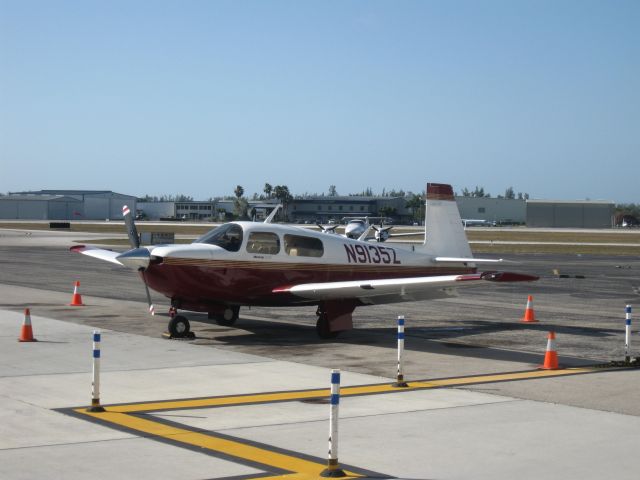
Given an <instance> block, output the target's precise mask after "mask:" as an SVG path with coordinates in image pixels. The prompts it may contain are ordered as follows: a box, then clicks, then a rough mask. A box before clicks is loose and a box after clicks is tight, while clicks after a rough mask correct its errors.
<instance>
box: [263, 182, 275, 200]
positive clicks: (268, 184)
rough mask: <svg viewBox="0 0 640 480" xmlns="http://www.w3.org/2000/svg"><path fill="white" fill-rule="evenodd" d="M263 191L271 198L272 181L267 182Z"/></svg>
mask: <svg viewBox="0 0 640 480" xmlns="http://www.w3.org/2000/svg"><path fill="white" fill-rule="evenodd" d="M262 191H263V192H264V194H265V195H266V196H267V198H271V196H272V195H273V187H272V186H271V184H270V183H265V184H264V189H263V190H262Z"/></svg>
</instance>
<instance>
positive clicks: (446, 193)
mask: <svg viewBox="0 0 640 480" xmlns="http://www.w3.org/2000/svg"><path fill="white" fill-rule="evenodd" d="M424 225H425V227H424V228H425V240H424V245H423V247H422V250H423V251H424V252H425V253H427V254H430V255H433V256H434V257H456V258H472V257H473V255H472V254H471V248H470V247H469V242H468V241H467V235H466V234H465V232H464V227H463V226H462V218H461V217H460V211H459V210H458V204H457V203H456V199H455V197H454V195H453V188H452V187H451V185H448V184H445V183H427V200H426V208H425V222H424Z"/></svg>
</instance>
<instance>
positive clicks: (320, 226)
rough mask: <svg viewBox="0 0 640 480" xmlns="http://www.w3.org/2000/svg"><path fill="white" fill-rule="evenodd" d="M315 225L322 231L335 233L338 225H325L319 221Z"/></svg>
mask: <svg viewBox="0 0 640 480" xmlns="http://www.w3.org/2000/svg"><path fill="white" fill-rule="evenodd" d="M316 225H317V226H318V228H319V229H320V231H321V232H322V233H336V228H337V227H338V225H331V226H329V227H325V226H324V225H322V224H320V223H316Z"/></svg>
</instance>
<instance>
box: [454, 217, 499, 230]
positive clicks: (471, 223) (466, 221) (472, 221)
mask: <svg viewBox="0 0 640 480" xmlns="http://www.w3.org/2000/svg"><path fill="white" fill-rule="evenodd" d="M462 224H463V225H464V226H465V228H466V227H495V226H496V222H492V221H490V220H482V219H479V218H463V219H462Z"/></svg>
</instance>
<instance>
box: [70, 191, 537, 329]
mask: <svg viewBox="0 0 640 480" xmlns="http://www.w3.org/2000/svg"><path fill="white" fill-rule="evenodd" d="M123 214H124V217H125V221H126V224H127V230H128V232H129V238H130V241H131V245H132V249H131V250H128V251H126V252H124V253H118V252H113V251H110V250H104V249H100V248H97V247H91V246H75V247H72V248H71V250H72V251H74V252H78V253H82V254H84V255H89V256H92V257H95V258H99V259H101V260H106V261H109V262H111V263H113V264H116V265H124V266H127V267H131V268H133V269H136V270H138V271H139V273H140V276H141V278H142V280H143V282H144V284H145V288H146V289H147V299H148V301H149V306H150V310H153V307H152V305H151V300H150V297H149V295H148V293H149V291H148V288H149V287H150V288H152V289H154V290H156V291H158V292H160V293H162V294H164V295H165V296H166V297H168V298H169V299H170V300H171V306H172V308H173V309H175V310H176V311H177V310H178V309H181V310H191V311H197V312H208V314H209V317H210V318H213V319H215V320H216V321H217V322H218V323H219V324H221V325H233V324H234V323H235V322H236V320H237V319H238V316H239V311H240V308H241V307H242V306H249V305H256V306H283V307H284V306H301V305H315V306H317V315H318V321H317V323H316V330H317V332H318V334H319V335H320V336H321V337H323V338H330V337H333V336H335V335H336V334H337V333H338V332H340V331H344V330H348V329H350V328H352V314H353V311H354V310H355V308H356V307H358V306H364V305H376V304H384V303H393V302H407V301H415V300H425V299H433V298H443V297H446V296H449V295H452V294H454V291H455V289H456V288H460V287H469V286H473V285H492V284H499V283H503V282H521V281H531V280H536V279H537V277H533V276H530V275H523V274H517V273H508V272H496V271H489V272H478V271H477V268H476V265H477V264H481V263H488V264H495V263H497V262H500V260H493V259H474V258H473V257H472V254H471V250H470V248H469V244H468V242H467V239H466V235H465V233H464V229H463V227H462V222H461V219H460V214H459V212H458V208H457V205H456V202H455V199H454V196H453V190H452V188H451V186H450V185H444V184H435V183H430V184H428V185H427V201H426V222H425V224H426V225H425V228H426V230H427V231H428V232H429V235H428V237H426V238H425V241H424V243H423V244H420V245H416V246H413V248H412V249H405V248H396V247H391V246H386V245H385V246H382V245H378V244H375V243H371V242H366V241H362V240H355V239H352V238H346V237H344V236H341V235H326V234H324V233H321V232H315V231H310V230H308V229H305V228H301V227H295V226H286V225H276V224H272V223H255V222H231V223H226V224H223V225H221V226H219V227H217V228H215V229H213V230H211V231H210V232H208V233H207V234H205V235H203V236H202V237H200V238H198V239H196V240H195V241H194V242H193V243H191V244H189V245H159V246H148V247H141V246H140V243H139V239H138V235H137V231H136V228H135V223H134V222H133V220H132V218H131V212H129V209H128V208H126V207H125V208H124V209H123ZM189 330H190V325H189V320H188V319H187V318H186V317H185V316H184V315H176V316H174V317H173V318H172V319H171V320H170V322H169V332H170V334H171V335H172V336H175V337H180V336H185V335H187V334H188V332H189Z"/></svg>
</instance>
